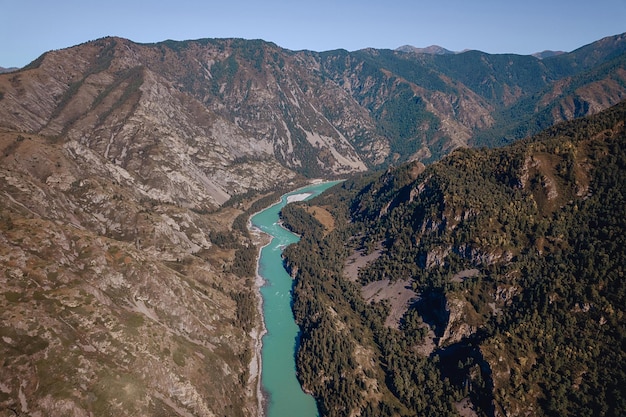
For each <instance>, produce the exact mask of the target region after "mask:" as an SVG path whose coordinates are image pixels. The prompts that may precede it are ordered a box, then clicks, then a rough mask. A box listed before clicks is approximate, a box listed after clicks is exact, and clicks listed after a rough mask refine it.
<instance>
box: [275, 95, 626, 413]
mask: <svg viewBox="0 0 626 417" xmlns="http://www.w3.org/2000/svg"><path fill="white" fill-rule="evenodd" d="M625 123H626V101H624V102H622V103H620V104H618V105H616V106H615V107H612V108H610V109H608V110H605V111H603V112H601V113H599V114H597V115H595V116H593V117H588V118H584V119H578V120H576V121H573V122H567V123H563V124H559V125H557V126H554V127H553V128H550V129H548V130H546V131H545V132H542V133H541V134H540V135H538V136H535V137H533V138H528V139H526V140H523V141H519V142H516V143H515V144H513V145H510V146H508V147H503V148H498V149H491V150H488V149H482V150H472V149H463V150H457V151H455V152H453V153H452V154H450V155H449V156H447V157H445V158H444V159H442V160H441V161H439V162H436V163H434V164H432V165H429V166H428V167H425V166H424V165H422V164H420V163H419V162H413V163H410V164H405V165H402V166H399V167H397V168H394V169H389V170H387V171H386V172H384V173H381V174H376V175H371V176H366V177H361V178H356V179H353V180H348V181H346V182H345V183H343V185H342V186H337V187H335V189H334V190H333V191H332V192H330V193H327V194H325V195H323V196H321V197H318V198H317V199H315V200H311V201H310V202H307V203H298V204H297V205H291V206H287V207H286V208H285V209H283V213H282V215H283V220H284V221H285V223H286V224H287V225H288V226H289V227H291V228H292V229H293V230H294V231H297V232H298V233H300V234H301V235H302V239H301V241H300V242H299V243H298V244H296V245H292V246H290V247H288V248H287V249H286V251H285V256H286V262H287V265H288V267H289V268H290V270H291V271H292V274H293V276H294V278H295V280H296V283H295V287H294V313H295V316H296V319H297V320H298V323H299V325H300V327H301V329H302V333H301V338H300V351H299V352H298V356H297V358H298V372H299V377H300V379H301V381H302V382H303V384H304V387H305V389H307V390H308V391H310V392H312V393H313V394H314V395H315V396H316V398H317V399H318V402H319V403H320V412H321V414H322V415H323V416H341V415H362V416H387V415H389V416H392V415H393V416H405V415H406V416H414V415H438V416H439V415H441V416H447V415H450V416H453V415H459V414H460V415H471V416H505V415H506V416H523V415H536V416H543V415H611V416H617V415H623V414H624V412H625V411H626V401H625V399H624V397H623V396H622V395H621V394H620V392H621V388H620V387H621V383H622V381H623V380H624V378H625V377H626V368H625V367H624V362H623V356H624V352H623V344H624V335H625V326H624V321H623V315H624V305H626V285H625V281H624V279H623V275H624V265H626V251H625V249H624V248H626V244H625V243H626V242H624V230H626V223H625V220H624V219H626V211H625V207H626V205H624V198H626V186H625V184H626V169H625V167H626V146H625V144H626V124H625Z"/></svg>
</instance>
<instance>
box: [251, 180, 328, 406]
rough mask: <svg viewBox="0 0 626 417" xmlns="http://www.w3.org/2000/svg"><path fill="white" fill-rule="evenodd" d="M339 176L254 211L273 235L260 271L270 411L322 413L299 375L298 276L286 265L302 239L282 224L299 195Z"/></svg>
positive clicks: (312, 192)
mask: <svg viewBox="0 0 626 417" xmlns="http://www.w3.org/2000/svg"><path fill="white" fill-rule="evenodd" d="M335 184H337V182H325V183H321V184H315V185H311V186H307V187H304V188H300V189H298V190H295V191H292V192H290V193H287V194H285V195H283V196H282V198H281V200H280V202H279V203H277V204H275V205H273V206H271V207H268V208H267V209H265V210H263V211H261V212H259V213H257V214H256V215H254V216H252V219H251V222H252V226H253V227H256V228H258V229H260V230H262V231H263V232H265V233H267V234H269V235H270V236H271V237H272V241H271V243H270V244H269V245H267V246H265V247H264V248H263V249H261V254H260V258H259V270H258V273H259V275H260V276H261V277H262V278H263V279H264V281H265V284H264V285H263V286H262V287H261V295H262V298H263V319H264V321H265V328H266V330H267V333H266V334H265V335H264V336H263V348H262V352H261V358H262V368H261V384H262V387H263V392H264V394H265V395H266V396H267V404H266V405H267V410H266V416H267V417H294V416H298V417H309V416H310V417H317V416H318V415H319V413H318V410H317V404H316V403H315V399H314V398H313V397H312V396H311V395H308V394H306V393H304V392H303V391H302V387H301V386H300V383H299V381H298V379H297V377H296V363H295V353H296V343H297V338H298V332H299V329H298V326H297V325H296V323H295V321H294V316H293V312H292V310H291V291H292V287H293V280H292V278H291V276H290V275H289V274H288V273H287V271H286V270H285V268H284V266H283V259H282V252H283V249H284V248H285V246H287V245H290V244H292V243H295V242H297V241H298V239H299V238H298V236H297V235H295V234H293V233H291V232H289V231H288V230H286V229H285V228H283V227H281V226H280V224H279V217H278V213H279V212H280V210H281V209H282V208H283V207H284V206H285V205H286V204H287V203H288V202H289V201H293V200H304V199H308V198H311V197H314V196H316V195H318V194H320V193H322V192H323V191H325V190H327V189H328V188H330V187H331V186H333V185H335Z"/></svg>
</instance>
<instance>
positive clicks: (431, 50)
mask: <svg viewBox="0 0 626 417" xmlns="http://www.w3.org/2000/svg"><path fill="white" fill-rule="evenodd" d="M395 50H396V51H398V52H407V53H415V54H430V55H450V54H460V53H463V52H468V49H465V50H463V51H460V52H455V51H450V50H448V49H446V48H444V47H441V46H439V45H431V46H427V47H426V48H418V47H415V46H411V45H403V46H400V47H398V48H396V49H395ZM565 53H566V52H564V51H548V50H546V51H542V52H536V53H534V54H532V56H534V57H535V58H539V59H544V58H550V57H553V56H557V55H561V54H565Z"/></svg>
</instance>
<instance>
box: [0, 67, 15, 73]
mask: <svg viewBox="0 0 626 417" xmlns="http://www.w3.org/2000/svg"><path fill="white" fill-rule="evenodd" d="M18 69H19V68H15V67H11V68H4V67H0V74H1V73H3V72H12V71H17V70H18Z"/></svg>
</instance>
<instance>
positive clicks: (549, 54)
mask: <svg viewBox="0 0 626 417" xmlns="http://www.w3.org/2000/svg"><path fill="white" fill-rule="evenodd" d="M564 53H565V51H549V50H545V51H541V52H535V53H534V54H533V56H534V57H535V58H539V59H544V58H550V57H553V56H557V55H561V54H564Z"/></svg>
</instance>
